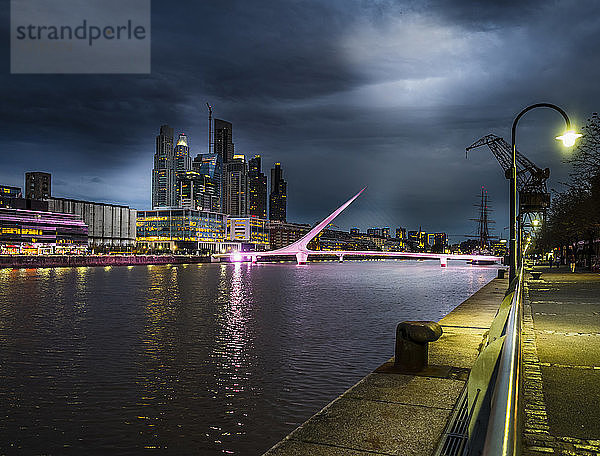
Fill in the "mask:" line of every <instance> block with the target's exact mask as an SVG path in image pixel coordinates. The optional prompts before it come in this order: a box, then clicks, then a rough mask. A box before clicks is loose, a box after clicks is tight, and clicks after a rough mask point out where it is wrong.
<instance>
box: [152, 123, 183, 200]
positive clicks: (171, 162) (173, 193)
mask: <svg viewBox="0 0 600 456" xmlns="http://www.w3.org/2000/svg"><path fill="white" fill-rule="evenodd" d="M176 178H177V174H176V171H175V155H174V150H173V129H172V128H171V127H169V126H168V125H162V126H161V127H160V133H159V134H158V136H157V137H156V152H155V153H154V169H153V170H152V208H153V209H156V208H159V207H167V206H175V205H176V204H177V182H176Z"/></svg>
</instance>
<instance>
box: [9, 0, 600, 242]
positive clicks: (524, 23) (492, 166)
mask: <svg viewBox="0 0 600 456" xmlns="http://www.w3.org/2000/svg"><path fill="white" fill-rule="evenodd" d="M183 8H184V7H183V6H175V7H169V8H167V7H166V6H163V5H156V7H155V8H154V9H153V15H155V16H156V17H162V18H164V20H161V21H153V59H152V60H153V61H152V74H151V75H148V76H143V75H141V76H140V75H138V76H133V75H111V76H101V75H97V76H95V75H86V76H78V75H69V76H66V75H47V76H44V77H43V78H42V77H40V76H39V75H9V74H8V71H5V74H3V75H2V76H1V77H2V81H3V84H4V85H5V87H6V88H7V90H6V92H7V96H6V99H5V109H4V110H3V123H2V128H3V135H2V137H3V142H2V147H3V150H5V151H8V153H5V154H3V157H2V159H0V164H1V165H2V166H1V167H0V168H1V170H0V182H2V183H4V184H6V185H16V186H19V187H21V186H22V183H21V182H22V179H21V176H22V172H23V170H30V169H31V170H36V171H47V172H50V173H52V175H53V176H54V180H53V188H52V191H53V193H54V194H56V195H57V196H68V197H75V198H80V199H86V200H94V201H107V202H118V203H122V204H127V205H130V206H132V207H136V208H138V209H149V208H150V204H149V203H148V196H147V195H148V194H149V193H150V181H151V177H150V175H151V169H152V166H151V160H152V158H151V157H152V153H153V150H154V144H153V137H154V136H155V135H156V133H155V129H156V126H157V125H163V124H167V123H168V124H172V125H177V126H178V130H177V134H178V133H180V132H185V133H186V134H188V135H189V136H188V137H189V138H190V144H189V145H190V148H191V150H192V152H191V153H192V156H194V155H195V154H197V153H206V152H208V150H207V142H208V141H207V140H206V136H207V134H206V123H207V117H208V113H207V110H206V106H205V103H206V102H207V101H208V102H209V103H210V104H211V105H212V106H213V109H214V117H215V118H219V119H228V120H229V121H230V122H232V123H233V124H234V125H235V127H236V139H235V142H236V152H237V151H239V152H241V153H244V154H245V155H246V156H247V157H251V156H253V155H255V154H260V155H261V156H262V159H263V162H264V163H273V162H277V161H281V162H283V163H285V165H286V180H287V181H288V185H289V187H290V189H293V191H291V192H290V195H289V197H288V199H289V202H288V215H287V218H288V219H289V220H293V221H298V222H307V223H311V224H312V223H314V222H315V221H316V220H318V219H319V218H320V217H322V216H324V215H325V214H327V210H328V208H330V207H332V206H334V205H335V204H336V203H337V201H341V200H344V198H346V197H347V195H350V194H352V193H353V192H355V191H356V189H358V188H361V187H362V186H364V185H367V186H369V191H368V192H367V193H366V194H365V197H364V200H363V201H359V202H357V205H356V207H354V208H353V209H352V211H349V213H348V214H344V215H343V216H342V217H341V218H340V220H339V221H338V224H339V225H340V226H343V227H344V228H349V227H351V226H354V225H359V226H361V227H363V229H364V228H366V227H368V226H396V225H399V226H409V227H417V226H419V225H422V226H423V227H435V228H434V229H436V230H440V231H446V232H448V233H450V234H469V233H472V232H473V231H474V226H473V223H472V222H471V221H470V220H469V219H470V218H472V217H473V209H472V204H473V200H474V196H473V195H474V194H476V192H477V190H478V189H479V188H480V187H481V185H485V186H486V188H488V190H489V193H490V196H491V197H492V198H493V200H494V202H495V208H496V218H497V229H496V234H501V233H500V231H501V228H502V227H503V226H506V225H507V221H506V220H504V218H505V214H506V213H507V206H508V195H507V193H508V192H507V182H506V181H505V179H504V177H503V175H502V172H501V170H500V167H499V166H498V165H497V163H496V162H495V160H494V158H493V157H492V156H491V154H490V153H489V152H488V151H485V150H481V151H478V152H475V153H473V154H470V155H469V159H468V160H465V159H464V148H465V147H466V146H468V145H469V144H471V143H472V142H473V141H475V140H477V139H478V138H480V137H482V136H484V135H486V134H488V133H495V134H498V135H499V136H502V137H504V138H505V139H509V136H510V131H509V128H510V123H511V120H512V118H513V117H514V115H515V114H516V113H517V112H518V111H519V110H520V109H521V108H522V107H523V106H525V105H527V104H528V103H531V102H537V101H550V102H555V103H557V104H559V105H561V106H564V107H565V108H566V109H567V111H568V112H569V114H570V115H571V117H572V118H573V120H574V122H575V123H576V125H577V126H578V127H581V126H582V125H583V124H584V123H585V120H586V118H587V117H589V116H590V115H591V113H592V112H594V111H597V110H598V107H597V105H596V100H595V99H594V97H593V96H590V94H593V93H595V92H594V88H593V85H592V84H593V81H594V80H595V79H596V78H597V76H598V72H599V71H598V68H597V67H596V65H595V64H594V63H593V62H591V61H590V59H589V58H587V57H586V55H593V53H594V48H595V46H596V45H595V43H597V41H598V40H597V38H598V30H599V27H598V26H597V21H598V19H597V17H598V14H596V13H597V12H598V9H599V6H598V5H597V4H595V3H594V2H580V3H578V4H577V8H573V5H571V4H568V3H567V2H558V3H554V4H546V3H541V2H519V3H514V4H513V3H511V2H505V3H503V4H489V5H488V4H485V5H477V6H474V5H473V4H472V3H470V2H459V1H454V2H447V3H446V4H442V3H439V2H429V3H426V4H423V6H420V5H414V4H410V3H402V2H398V3H391V2H374V3H373V4H370V5H365V4H363V3H360V2H343V3H341V2H340V3H336V2H327V3H326V2H308V3H306V4H304V5H303V6H300V5H295V4H289V3H286V2H274V3H270V2H261V3H260V4H259V5H253V8H252V9H249V8H247V5H245V4H243V3H238V2H231V3H230V4H228V7H227V8H226V11H225V10H223V9H220V8H216V7H214V6H211V5H191V6H188V7H187V8H186V11H182V10H183ZM2 14H4V15H5V16H6V15H7V14H8V11H4V12H3V13H2ZM198 17H202V18H205V20H203V27H201V28H199V27H197V26H195V25H194V24H196V23H197V18H198ZM7 23H8V21H5V22H4V24H5V27H6V24H7ZM174 24H177V26H175V25H174ZM267 24H268V26H267ZM324 24H328V26H327V27H324V26H323V25H324ZM176 30H177V33H175V31H176ZM266 30H268V31H266ZM188 43H193V46H191V45H190V44H188ZM409 43H410V46H408V45H407V44H409ZM521 43H527V46H521V45H520V44H521ZM167 44H168V46H167ZM167 49H168V52H167ZM216 49H219V51H220V52H215V50H216ZM217 54H218V55H217ZM3 57H5V58H4V61H5V68H8V51H7V49H6V48H5V49H4V51H3ZM236 75H240V76H236ZM140 114H143V115H140ZM561 128H562V126H561V123H560V119H558V118H556V117H555V116H554V115H553V113H543V112H537V113H535V114H531V115H530V116H528V117H527V118H526V119H524V121H523V122H522V124H521V126H520V132H519V134H520V139H519V145H520V149H521V150H522V152H523V153H524V154H525V155H527V156H528V157H529V158H531V159H532V160H533V161H534V162H535V163H536V164H538V165H539V166H540V167H542V168H544V167H550V168H551V170H552V173H551V177H550V185H549V187H550V188H560V182H561V181H565V180H566V178H565V176H568V172H569V167H568V165H567V164H565V163H562V160H563V158H564V155H561V152H560V151H559V149H558V146H555V145H554V139H553V138H554V136H555V135H553V134H552V133H554V131H555V130H556V133H560V129H561ZM549 131H550V132H551V133H550V134H548V132H549ZM32 163H34V164H35V166H32V165H31V164H32ZM317 163H318V164H319V166H315V164H317Z"/></svg>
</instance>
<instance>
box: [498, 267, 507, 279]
mask: <svg viewBox="0 0 600 456" xmlns="http://www.w3.org/2000/svg"><path fill="white" fill-rule="evenodd" d="M504 274H506V269H498V278H499V279H503V278H504Z"/></svg>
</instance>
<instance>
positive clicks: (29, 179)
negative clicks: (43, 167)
mask: <svg viewBox="0 0 600 456" xmlns="http://www.w3.org/2000/svg"><path fill="white" fill-rule="evenodd" d="M51 181H52V177H51V176H50V173H41V172H39V171H34V172H29V173H25V198H27V199H36V200H41V199H47V198H50V196H52V191H51V190H52V186H51V184H52V182H51Z"/></svg>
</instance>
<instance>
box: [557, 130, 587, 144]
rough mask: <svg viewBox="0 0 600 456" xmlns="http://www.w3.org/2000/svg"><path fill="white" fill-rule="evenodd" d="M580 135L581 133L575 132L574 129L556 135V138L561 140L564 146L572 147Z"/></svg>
mask: <svg viewBox="0 0 600 456" xmlns="http://www.w3.org/2000/svg"><path fill="white" fill-rule="evenodd" d="M582 136H583V135H582V134H581V133H575V131H573V130H569V131H566V132H565V133H564V134H563V135H561V136H557V137H556V139H559V140H561V141H562V142H563V145H564V146H565V147H573V146H574V145H575V141H577V138H581V137H582Z"/></svg>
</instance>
